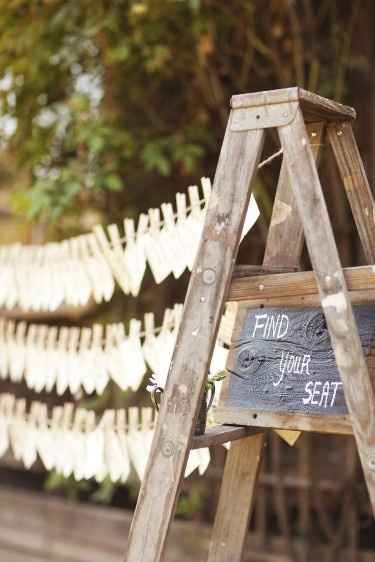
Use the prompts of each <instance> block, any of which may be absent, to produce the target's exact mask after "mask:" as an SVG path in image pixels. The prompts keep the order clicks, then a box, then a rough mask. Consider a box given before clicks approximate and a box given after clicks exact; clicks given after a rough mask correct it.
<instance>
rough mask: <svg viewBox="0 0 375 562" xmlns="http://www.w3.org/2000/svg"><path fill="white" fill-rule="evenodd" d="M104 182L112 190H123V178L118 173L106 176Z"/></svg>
mask: <svg viewBox="0 0 375 562" xmlns="http://www.w3.org/2000/svg"><path fill="white" fill-rule="evenodd" d="M104 183H105V185H106V187H108V189H110V190H111V191H121V190H122V189H123V184H122V181H121V178H120V177H119V176H118V175H117V174H109V175H108V176H105V179H104Z"/></svg>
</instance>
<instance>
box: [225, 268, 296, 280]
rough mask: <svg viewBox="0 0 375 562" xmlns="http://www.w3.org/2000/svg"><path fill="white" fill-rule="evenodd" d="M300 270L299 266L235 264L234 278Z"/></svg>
mask: <svg viewBox="0 0 375 562" xmlns="http://www.w3.org/2000/svg"><path fill="white" fill-rule="evenodd" d="M295 271H299V268H298V267H294V268H290V267H263V266H262V265H242V264H240V265H235V266H234V269H233V276H232V277H233V279H238V278H241V277H252V276H256V275H272V274H275V273H292V272H295Z"/></svg>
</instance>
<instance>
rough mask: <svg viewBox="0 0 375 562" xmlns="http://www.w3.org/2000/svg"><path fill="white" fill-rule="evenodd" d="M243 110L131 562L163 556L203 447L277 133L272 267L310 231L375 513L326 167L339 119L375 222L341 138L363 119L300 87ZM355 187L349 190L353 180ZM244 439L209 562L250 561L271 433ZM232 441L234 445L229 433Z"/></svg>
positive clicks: (367, 406)
mask: <svg viewBox="0 0 375 562" xmlns="http://www.w3.org/2000/svg"><path fill="white" fill-rule="evenodd" d="M231 106H232V111H231V114H230V117H229V121H228V125H227V130H226V133H225V137H224V142H223V145H222V149H221V152H220V158H219V162H218V167H217V170H216V175H215V181H214V187H213V192H212V195H211V200H210V204H209V209H208V212H207V217H206V222H205V226H204V230H203V235H202V240H201V244H200V248H199V252H198V256H197V259H196V262H195V266H194V269H193V272H192V275H191V279H190V283H189V288H188V292H187V297H186V302H185V307H184V313H183V319H182V323H181V327H180V332H179V335H178V338H177V343H176V347H175V351H174V354H173V358H172V363H171V368H170V372H169V376H168V383H167V387H166V390H165V393H164V397H163V402H162V407H161V411H160V415H159V419H158V423H157V427H156V430H155V436H154V440H153V444H152V449H151V453H150V457H149V461H148V466H147V470H146V475H145V478H144V481H143V483H142V486H141V491H140V494H139V498H138V503H137V507H136V510H135V514H134V518H133V522H132V527H131V531H130V535H129V541H128V548H127V557H126V561H127V562H159V561H160V560H161V558H162V555H163V551H164V547H165V542H166V538H167V533H168V528H169V525H170V522H171V520H172V517H173V514H174V510H175V505H176V501H177V498H178V492H179V489H180V485H181V481H182V477H183V473H184V468H185V464H186V461H187V456H188V453H189V450H190V448H191V447H194V446H199V441H198V444H197V441H196V440H193V437H192V435H193V431H194V427H195V423H196V419H197V414H198V410H199V407H200V403H201V400H202V396H203V391H204V385H205V380H206V374H207V372H208V368H209V364H210V360H211V356H212V352H213V347H214V344H215V339H216V335H217V331H218V326H219V321H220V317H221V314H222V310H223V306H224V304H225V301H226V298H227V296H228V292H229V288H230V284H231V278H232V272H233V266H234V263H235V258H236V255H237V251H238V245H239V237H240V233H241V230H242V226H243V221H244V217H245V213H246V210H247V206H248V202H249V197H250V191H251V183H252V180H253V178H254V176H255V173H256V169H257V165H258V162H259V158H260V155H261V152H262V147H263V141H264V134H265V130H266V129H267V128H272V127H276V128H277V129H278V133H279V137H280V140H281V143H282V147H283V151H284V159H283V164H282V169H281V174H280V178H279V184H278V188H277V194H276V199H275V204H274V211H273V216H272V221H271V225H270V231H269V236H268V241H267V246H266V253H265V258H264V266H265V267H266V268H267V267H287V268H295V267H296V266H298V262H299V259H300V254H301V248H302V242H303V232H304V233H305V237H306V242H307V246H308V250H309V253H310V257H311V261H312V263H313V266H314V270H315V273H316V276H317V280H318V286H319V291H320V296H321V300H322V306H323V310H324V313H325V316H326V319H327V323H328V327H329V331H330V336H331V340H332V343H333V347H334V350H335V355H336V360H337V365H338V368H339V370H340V374H341V377H342V382H343V384H344V388H345V396H346V400H347V403H348V406H349V410H350V414H351V418H352V423H353V431H354V435H355V438H356V441H357V446H358V450H359V454H360V457H361V461H362V466H363V469H364V474H365V478H366V481H367V485H368V488H369V492H370V497H371V501H372V504H373V505H375V458H374V457H373V455H372V452H373V447H374V445H375V425H374V423H373V421H374V416H375V396H374V392H373V389H372V386H371V382H370V377H369V374H368V370H367V367H366V362H365V359H364V355H363V351H362V347H361V344H360V341H359V337H358V332H357V327H356V325H355V320H354V317H353V313H352V307H351V303H350V299H349V296H348V291H347V288H346V283H345V279H344V276H343V273H342V268H341V264H340V260H339V257H338V253H337V248H336V244H335V241H334V238H333V233H332V228H331V225H330V221H329V218H328V212H327V208H326V205H325V202H324V198H323V194H322V189H321V185H320V182H319V178H318V174H317V170H316V165H315V158H316V157H317V153H318V147H319V145H320V144H321V139H322V135H323V128H324V124H325V123H326V122H328V131H329V132H328V136H329V139H330V142H331V144H332V145H333V149H334V152H336V157H337V160H338V163H339V166H340V169H341V171H342V173H343V174H345V173H346V172H344V170H343V169H344V165H348V166H349V168H350V166H352V165H356V166H357V168H358V169H359V171H360V173H362V176H360V177H361V179H362V184H361V187H360V188H359V190H360V191H361V192H363V194H364V195H363V197H365V198H366V205H367V208H369V207H370V205H372V208H371V217H372V212H373V201H372V196H371V192H370V191H369V189H368V185H367V183H366V182H367V180H365V176H364V172H363V166H362V163H361V161H360V157H359V154H358V152H356V151H355V148H356V147H355V148H353V146H351V147H350V150H351V153H350V156H349V153H348V151H349V148H348V146H346V147H343V146H342V145H341V144H340V143H339V142H334V141H332V136H333V135H334V133H333V132H332V131H334V127H336V126H337V124H338V123H341V124H345V127H347V129H346V131H348V134H349V135H350V133H349V131H350V130H351V128H350V120H351V119H353V118H354V117H355V112H354V110H353V109H351V108H349V107H346V106H343V105H341V104H338V103H335V102H333V101H331V100H327V99H325V98H321V97H319V96H316V95H314V94H312V93H310V92H306V91H304V90H301V89H299V88H289V89H284V90H275V91H271V92H261V93H258V94H244V95H240V96H234V97H233V98H232V101H231ZM338 153H340V156H338ZM353 154H354V159H353ZM340 160H341V164H340ZM353 160H354V164H353ZM361 166H362V167H361ZM344 181H345V182H346V183H345V187H346V188H348V185H347V183H348V180H347V179H346V180H344ZM352 181H355V180H353V179H352ZM356 187H358V186H357V185H356ZM353 197H354V196H352V198H353ZM351 203H352V202H351ZM352 209H353V212H354V215H355V219H356V223H357V225H358V229H359V233H360V235H361V239H362V242H363V244H364V247H365V248H367V250H368V252H367V253H368V255H369V256H371V259H372V261H373V256H374V252H375V245H374V242H375V240H374V234H373V232H374V230H373V228H372V225H371V226H370V223H369V218H368V215H367V218H366V213H365V212H364V211H361V209H360V206H359V205H358V201H357V199H355V197H354V201H353V204H352ZM369 231H371V233H372V234H371V235H369ZM323 247H324V252H322V248H323ZM232 429H233V428H232ZM223 431H229V430H228V429H224V430H216V436H215V439H212V440H210V439H211V438H210V437H209V436H207V437H204V438H203V439H205V441H204V443H205V445H204V446H207V444H209V443H217V442H220V441H221V440H222V439H224V437H223V436H221V437H220V432H223ZM241 432H242V433H241ZM239 437H241V439H240V440H239V441H237V442H236V443H235V444H234V445H233V446H232V447H231V449H230V451H229V453H228V456H227V461H226V467H225V472H224V479H223V484H222V490H221V495H220V500H219V507H218V512H217V516H216V520H215V525H214V531H213V540H212V541H211V547H210V554H209V562H229V561H230V562H239V561H240V560H241V556H242V549H243V543H244V539H245V535H246V531H247V526H248V519H249V516H250V512H251V505H252V499H253V495H254V490H255V486H256V481H257V474H258V471H259V466H260V462H261V457H262V451H263V448H264V434H263V433H259V430H256V429H253V430H244V428H237V431H236V432H233V433H232V435H231V437H230V438H231V439H232V438H233V439H236V438H239ZM242 437H243V439H242ZM225 439H226V440H230V439H229V436H228V434H227V435H226V436H225ZM201 443H203V441H202V440H201ZM239 476H240V479H239Z"/></svg>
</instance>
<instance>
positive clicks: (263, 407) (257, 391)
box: [221, 305, 375, 423]
mask: <svg viewBox="0 0 375 562" xmlns="http://www.w3.org/2000/svg"><path fill="white" fill-rule="evenodd" d="M354 314H355V318H356V321H357V325H358V329H359V335H360V339H361V343H362V346H363V349H364V351H365V353H366V355H368V353H369V352H370V349H371V347H372V345H373V342H374V337H375V305H365V306H357V307H354ZM231 358H232V359H231V361H230V363H229V364H228V371H229V374H228V380H227V381H226V383H225V390H224V392H223V398H222V403H221V406H224V407H226V408H229V409H231V410H232V411H233V408H247V409H249V410H252V411H270V412H281V413H282V412H287V413H293V412H297V413H303V414H319V415H325V416H330V415H331V416H338V415H344V414H347V407H346V404H345V397H344V392H343V386H342V382H341V380H340V375H339V372H338V370H337V367H336V362H335V357H334V353H333V350H332V347H331V342H330V337H329V334H328V330H327V325H326V322H325V318H324V315H323V313H322V311H321V309H320V308H304V309H292V308H289V309H286V308H280V309H279V308H256V309H250V310H247V312H246V315H245V320H244V322H243V325H242V328H241V330H240V332H239V339H238V340H237V341H235V342H234V343H233V348H232V353H231ZM226 421H227V422H229V423H230V420H226Z"/></svg>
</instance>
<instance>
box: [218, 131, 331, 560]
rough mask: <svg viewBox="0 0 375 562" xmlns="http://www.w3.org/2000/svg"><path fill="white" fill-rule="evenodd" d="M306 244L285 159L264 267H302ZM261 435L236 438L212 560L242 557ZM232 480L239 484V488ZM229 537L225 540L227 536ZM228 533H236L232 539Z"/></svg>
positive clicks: (316, 139)
mask: <svg viewBox="0 0 375 562" xmlns="http://www.w3.org/2000/svg"><path fill="white" fill-rule="evenodd" d="M323 132H324V124H323V123H311V124H310V125H308V134H309V138H310V142H311V145H312V151H313V154H314V157H315V158H318V155H319V149H320V145H321V142H322V138H323ZM291 239H292V240H294V243H293V244H289V241H290V240H291ZM302 247H303V227H302V223H301V219H300V216H299V214H298V210H297V208H296V204H295V201H294V198H293V192H292V190H291V187H290V183H289V178H288V171H287V168H286V164H285V161H283V163H282V165H281V170H280V176H279V181H278V185H277V189H276V195H275V203H274V209H273V213H272V218H271V223H270V228H269V234H268V237H267V243H266V251H265V255H264V260H263V265H264V266H265V267H298V266H299V262H300V258H301V252H302ZM242 325H243V318H242V316H240V315H238V317H237V318H236V327H235V331H236V330H237V328H240V327H241V326H242ZM278 433H280V436H281V437H283V438H284V439H286V440H288V439H289V438H290V437H291V434H294V437H293V439H295V434H298V432H295V431H283V430H281V431H279V432H278ZM256 437H257V438H258V439H257V440H256V438H255V437H252V438H248V439H244V440H241V441H237V442H236V443H235V444H232V447H231V449H230V450H229V452H228V455H227V460H226V463H225V470H224V476H223V481H222V486H221V491H220V500H219V504H218V507H217V512H216V517H215V523H214V527H213V531H212V540H211V543H210V551H209V557H208V561H209V562H227V561H228V562H229V561H233V562H236V561H237V560H238V561H240V560H241V557H242V551H243V546H244V541H245V538H246V532H247V529H248V522H249V518H250V516H251V512H252V506H253V502H254V490H255V488H256V483H257V476H258V474H259V467H260V464H261V461H262V455H263V449H264V446H263V442H264V436H262V445H261V444H260V436H256ZM234 445H235V446H234ZM239 474H241V485H239V479H238V475H239ZM233 483H236V485H235V486H234V484H233ZM233 488H234V490H233ZM229 493H230V494H234V497H233V499H231V501H226V500H227V499H228V494H229ZM234 500H235V501H234ZM224 535H225V537H226V538H225V539H223V536H224ZM228 537H233V540H232V539H230V538H228Z"/></svg>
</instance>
